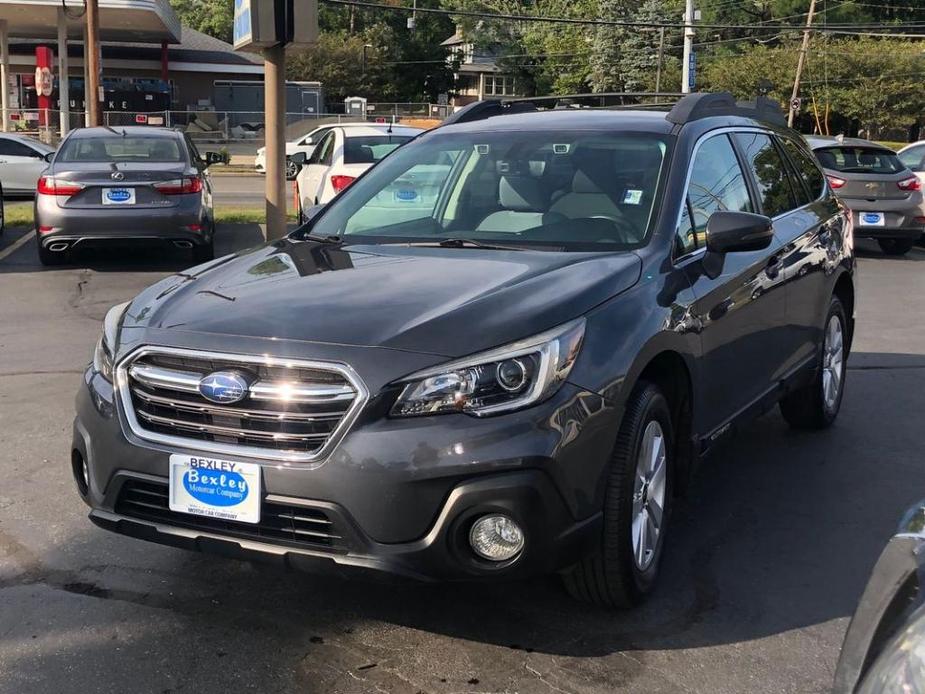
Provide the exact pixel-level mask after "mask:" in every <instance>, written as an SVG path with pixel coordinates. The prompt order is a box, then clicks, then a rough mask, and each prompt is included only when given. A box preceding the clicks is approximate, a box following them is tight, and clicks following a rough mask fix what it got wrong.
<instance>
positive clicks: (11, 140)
mask: <svg viewBox="0 0 925 694" xmlns="http://www.w3.org/2000/svg"><path fill="white" fill-rule="evenodd" d="M54 151H55V149H54V147H49V146H48V145H46V144H45V143H44V142H39V141H38V140H35V139H33V138H31V137H26V136H25V135H14V134H12V133H0V181H3V192H4V194H5V195H35V186H36V184H37V183H38V180H39V176H41V175H42V172H43V171H44V170H45V168H46V167H47V166H48V161H47V160H46V159H45V156H46V155H47V154H49V153H50V152H54Z"/></svg>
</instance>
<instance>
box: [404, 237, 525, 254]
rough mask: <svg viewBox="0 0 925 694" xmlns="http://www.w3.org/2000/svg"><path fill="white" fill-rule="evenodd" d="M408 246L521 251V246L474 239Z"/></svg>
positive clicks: (430, 242)
mask: <svg viewBox="0 0 925 694" xmlns="http://www.w3.org/2000/svg"><path fill="white" fill-rule="evenodd" d="M408 245H410V246H440V247H441V248H484V249H488V250H490V251H522V250H524V248H523V247H522V246H505V245H504V244H500V243H484V242H482V241H476V240H475V239H441V240H440V241H424V242H417V243H410V244H408Z"/></svg>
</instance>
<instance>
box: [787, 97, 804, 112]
mask: <svg viewBox="0 0 925 694" xmlns="http://www.w3.org/2000/svg"><path fill="white" fill-rule="evenodd" d="M802 105H803V100H802V99H801V98H800V97H796V98H794V99H791V100H790V108H791V109H792V110H794V111H799V110H800V106H802Z"/></svg>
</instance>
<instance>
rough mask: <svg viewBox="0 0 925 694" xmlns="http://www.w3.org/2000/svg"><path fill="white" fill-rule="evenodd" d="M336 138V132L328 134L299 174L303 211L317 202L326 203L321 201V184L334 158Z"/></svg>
mask: <svg viewBox="0 0 925 694" xmlns="http://www.w3.org/2000/svg"><path fill="white" fill-rule="evenodd" d="M335 136H336V131H335V130H331V131H330V132H328V134H327V135H325V136H324V138H323V139H322V140H321V142H319V143H318V146H317V147H315V151H314V152H312V155H311V156H310V157H309V158H308V161H307V162H306V163H305V166H304V167H303V168H302V171H301V172H299V176H298V179H299V196H300V198H301V200H302V208H303V209H308V208H309V207H311V206H312V205H314V204H315V203H316V202H325V201H324V200H322V199H321V192H322V191H321V184H322V181H323V180H324V175H325V172H327V170H328V167H329V166H330V165H331V162H332V160H333V157H334V144H335Z"/></svg>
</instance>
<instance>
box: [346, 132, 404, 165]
mask: <svg viewBox="0 0 925 694" xmlns="http://www.w3.org/2000/svg"><path fill="white" fill-rule="evenodd" d="M410 139H411V138H410V137H403V136H400V135H371V136H368V137H347V138H345V139H344V163H345V164H375V163H376V162H377V161H379V160H380V159H382V157H384V156H385V155H386V154H388V153H389V152H391V151H392V150H393V149H395V148H397V147H398V146H399V145H401V144H403V143H405V142H407V141H408V140H410Z"/></svg>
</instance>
